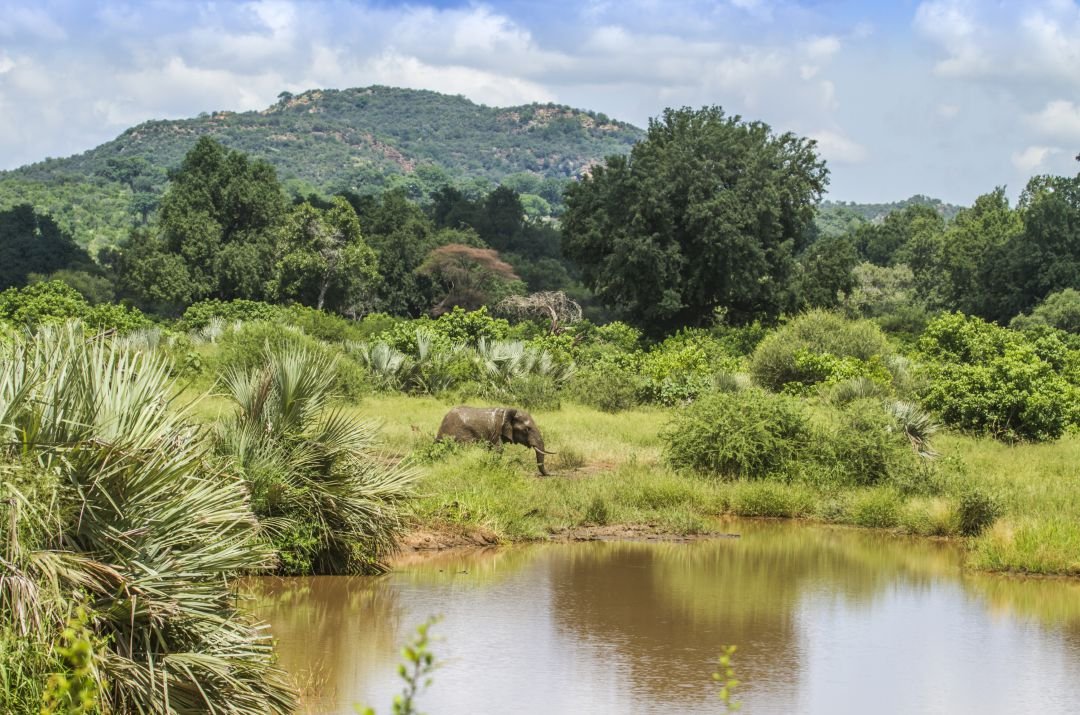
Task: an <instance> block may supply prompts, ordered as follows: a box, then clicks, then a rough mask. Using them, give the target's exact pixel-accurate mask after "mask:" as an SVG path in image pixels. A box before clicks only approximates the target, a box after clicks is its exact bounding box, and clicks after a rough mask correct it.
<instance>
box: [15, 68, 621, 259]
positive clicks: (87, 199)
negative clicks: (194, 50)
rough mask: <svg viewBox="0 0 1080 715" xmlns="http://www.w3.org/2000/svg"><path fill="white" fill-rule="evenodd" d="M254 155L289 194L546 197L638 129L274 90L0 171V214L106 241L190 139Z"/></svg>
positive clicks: (551, 110)
mask: <svg viewBox="0 0 1080 715" xmlns="http://www.w3.org/2000/svg"><path fill="white" fill-rule="evenodd" d="M205 135H209V136H212V137H214V138H215V139H217V140H218V141H220V142H221V143H223V144H225V145H226V146H228V147H231V148H234V149H240V150H242V151H245V152H247V153H249V154H251V155H253V156H256V157H261V158H264V159H266V160H268V161H270V162H271V163H272V164H274V166H275V167H277V170H278V174H279V176H280V177H281V178H282V179H283V180H284V181H285V183H286V185H287V186H288V187H289V188H290V190H292V191H294V192H296V193H308V192H311V191H317V192H323V193H327V192H333V191H339V190H352V191H357V192H359V193H368V192H374V191H379V190H381V189H384V188H386V187H389V186H403V187H405V188H406V189H407V190H408V191H409V193H410V194H411V195H412V196H413V197H416V198H419V197H420V196H423V195H425V194H426V193H428V192H429V191H432V190H434V189H435V188H438V187H439V186H441V185H443V184H445V183H455V184H459V185H464V186H468V185H470V184H476V183H477V182H478V183H479V184H480V185H481V186H483V185H485V184H488V185H490V184H494V183H506V184H508V185H510V186H512V187H513V188H516V189H517V190H519V191H521V192H522V193H526V194H535V195H537V196H539V197H541V198H544V199H545V200H546V201H548V202H549V203H550V202H552V201H555V202H557V201H558V199H559V193H560V191H561V186H562V184H563V183H564V182H565V181H566V180H567V179H569V178H571V177H574V176H577V175H580V174H581V172H582V171H584V170H586V169H587V168H588V166H590V165H591V164H593V163H595V162H597V161H599V160H600V159H602V158H603V157H605V156H608V155H610V154H620V153H627V152H629V150H630V147H631V146H632V145H633V143H634V142H636V141H637V140H638V139H640V138H641V137H642V136H643V132H642V131H641V130H640V129H638V128H636V127H634V126H632V125H630V124H626V123H624V122H617V121H613V120H611V119H609V118H608V117H606V116H604V115H603V114H597V113H595V112H588V111H582V110H576V109H572V108H570V107H565V106H560V105H555V104H530V105H525V106H520V107H506V108H498V107H487V106H484V105H479V104H475V103H473V102H471V101H469V100H468V99H465V98H464V97H461V96H449V95H444V94H439V93H437V92H430V91H422V90H409V89H396V88H392V87H379V86H376V87H366V88H357V89H345V90H311V91H308V92H304V93H303V94H299V95H291V94H288V93H282V94H281V96H280V97H279V100H278V102H277V103H276V104H274V105H272V106H270V107H268V108H266V109H264V110H262V111H253V112H228V111H222V112H214V113H213V114H208V115H202V116H199V117H196V118H193V119H180V120H171V121H150V122H145V123H143V124H140V125H138V126H135V127H132V128H131V129H128V130H127V131H125V132H124V133H123V134H121V135H120V136H118V137H117V138H116V139H114V140H112V141H110V142H106V143H105V144H102V145H101V146H99V147H96V148H94V149H91V150H90V151H87V152H84V153H82V154H78V155H76V156H72V157H68V158H65V159H49V160H46V161H43V162H39V163H36V164H31V165H28V166H24V167H21V168H18V169H14V170H12V171H7V172H0V209H4V208H8V207H10V206H12V205H15V204H18V203H22V202H28V203H30V204H32V205H34V206H35V207H36V208H38V209H43V210H46V211H48V212H49V213H51V214H52V215H53V216H54V217H55V218H56V220H57V221H58V223H59V224H60V225H61V226H62V227H63V228H65V229H67V230H69V231H71V232H72V234H73V235H74V236H75V239H76V241H77V242H78V243H80V244H82V245H84V246H90V247H91V249H96V248H98V247H100V246H104V245H110V244H112V243H115V242H116V241H117V240H118V239H119V238H120V237H122V236H123V235H125V234H126V233H127V231H128V230H129V228H130V227H131V226H132V225H133V224H137V223H139V222H140V221H142V220H144V218H145V215H146V213H147V212H148V211H150V210H152V208H153V206H154V205H155V202H156V197H157V196H158V195H160V193H161V190H162V189H163V187H164V185H165V182H166V172H167V170H168V169H169V168H171V167H174V166H176V165H178V164H179V163H180V161H181V159H182V158H183V157H184V155H185V154H186V153H187V151H188V150H189V149H190V148H191V147H192V146H193V145H194V144H195V142H196V141H197V140H198V138H199V137H201V136H205Z"/></svg>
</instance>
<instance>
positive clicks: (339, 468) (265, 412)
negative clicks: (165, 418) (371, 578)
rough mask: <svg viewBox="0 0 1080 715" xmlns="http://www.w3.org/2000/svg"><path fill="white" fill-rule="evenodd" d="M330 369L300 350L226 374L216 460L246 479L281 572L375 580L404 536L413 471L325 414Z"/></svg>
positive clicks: (362, 427) (330, 362) (340, 416)
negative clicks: (359, 574)
mask: <svg viewBox="0 0 1080 715" xmlns="http://www.w3.org/2000/svg"><path fill="white" fill-rule="evenodd" d="M333 375H334V359H333V358H331V357H326V356H322V355H318V354H315V353H312V352H309V351H307V350H305V349H304V348H302V347H298V346H286V347H283V348H281V349H278V350H270V349H268V350H267V351H266V353H265V362H264V365H263V366H262V367H260V368H258V369H255V370H249V371H243V370H233V371H230V372H228V373H226V374H225V376H224V384H225V388H226V392H227V394H228V395H229V396H230V397H231V398H232V400H233V402H234V403H235V404H236V412H235V414H234V415H233V417H232V419H231V420H229V421H227V422H225V423H223V424H222V425H221V426H220V427H219V429H218V431H217V444H218V448H219V451H220V452H221V453H222V454H224V455H226V456H227V457H228V458H230V459H231V460H232V461H233V462H234V463H235V465H236V466H237V467H238V468H239V470H240V471H241V473H243V474H244V475H245V478H246V479H247V482H248V486H249V489H250V490H251V494H252V499H253V503H254V507H255V511H256V514H257V515H258V517H259V518H260V519H261V520H262V521H263V524H264V526H265V527H266V529H267V531H268V532H270V533H271V534H272V539H273V542H274V545H275V546H276V547H277V549H278V551H279V555H280V556H281V558H282V564H281V567H282V570H284V571H286V572H310V571H317V572H321V573H340V572H345V571H351V572H356V571H377V570H379V569H380V568H381V565H380V564H381V559H382V558H383V557H384V556H385V555H386V554H388V553H389V552H390V551H391V550H392V549H393V548H394V546H395V543H396V538H397V536H398V534H399V533H400V531H401V529H402V528H403V518H402V512H401V509H400V506H401V505H402V503H403V501H404V500H405V499H406V498H407V497H408V495H409V489H410V485H411V482H412V480H413V478H414V474H413V472H412V471H411V470H408V469H405V468H401V467H399V466H397V465H394V464H388V463H386V462H385V461H381V460H380V459H378V458H377V456H376V455H374V454H372V448H373V445H374V443H375V437H376V430H375V428H374V427H373V426H372V425H370V424H368V423H366V422H363V421H360V420H356V419H353V418H351V417H349V416H348V415H347V414H345V413H344V412H343V411H342V410H341V409H340V408H338V407H335V406H334V405H332V404H331V398H332V396H333V395H332V391H331V387H332V380H333Z"/></svg>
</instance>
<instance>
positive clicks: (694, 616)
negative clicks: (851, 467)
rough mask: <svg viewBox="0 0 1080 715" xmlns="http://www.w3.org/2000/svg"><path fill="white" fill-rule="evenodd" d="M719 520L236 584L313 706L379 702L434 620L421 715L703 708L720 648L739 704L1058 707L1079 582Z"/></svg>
mask: <svg viewBox="0 0 1080 715" xmlns="http://www.w3.org/2000/svg"><path fill="white" fill-rule="evenodd" d="M729 530H731V531H736V532H741V533H742V538H740V539H722V540H715V541H703V542H695V543H690V544H644V543H588V544H569V545H545V546H536V547H527V548H510V549H498V550H487V551H482V552H467V553H462V552H459V553H448V554H440V555H438V556H435V557H432V558H426V559H422V560H416V559H413V560H412V561H411V562H403V563H401V564H399V570H398V571H397V572H395V573H393V574H390V575H388V576H385V577H380V578H375V579H363V578H309V579H259V580H256V581H254V582H252V583H250V584H249V590H250V591H251V592H252V594H253V595H254V596H255V600H254V601H253V607H254V608H256V609H257V610H258V612H259V614H260V615H261V616H263V617H264V618H266V619H267V620H268V621H269V622H270V623H271V624H272V627H273V632H274V635H275V636H276V637H277V638H278V640H279V649H280V652H281V662H282V665H283V666H284V667H286V668H287V669H289V670H290V671H291V672H293V673H295V674H298V679H299V680H300V681H301V683H302V684H304V685H305V686H306V687H307V688H308V689H309V690H311V691H313V692H312V694H310V695H309V697H308V699H307V701H306V704H307V707H308V709H309V711H310V712H331V713H333V712H341V713H348V712H352V709H351V705H352V704H353V703H367V704H373V705H378V706H380V707H381V708H382V709H385V708H386V707H387V703H389V701H390V698H391V697H392V695H393V693H394V692H396V691H397V690H398V687H399V685H398V683H397V682H396V680H395V677H396V676H395V675H394V667H395V663H396V662H397V658H398V647H399V645H400V643H401V642H402V641H404V640H405V639H407V638H408V636H409V633H410V631H411V629H412V628H413V626H415V625H416V624H418V623H420V622H421V621H423V620H424V618H426V617H427V616H428V615H431V614H436V613H440V614H443V615H444V620H443V622H442V623H440V624H439V626H438V627H437V628H436V630H435V632H436V634H438V635H441V636H442V637H443V638H444V640H443V642H440V643H436V644H435V647H434V649H435V651H436V653H437V654H438V655H439V656H440V658H443V659H446V660H447V661H448V663H447V665H446V666H445V667H444V668H443V669H442V670H440V671H439V672H438V673H437V675H436V681H435V686H434V687H433V689H432V691H431V692H430V694H429V695H428V696H427V699H426V701H425V703H424V707H423V709H424V710H426V711H428V712H431V713H433V715H441V714H442V713H478V712H515V713H531V712H537V713H541V712H543V713H554V712H590V713H593V712H595V713H627V712H686V713H694V712H717V711H719V707H718V703H717V701H716V700H715V696H714V692H715V691H714V689H713V687H712V686H711V683H710V678H709V676H710V674H711V672H712V670H713V666H714V664H715V658H716V655H717V653H718V652H719V648H720V646H721V645H722V644H727V643H735V644H738V645H739V652H738V655H737V666H738V671H739V677H740V678H741V679H742V680H744V682H745V683H746V685H745V687H744V689H743V691H742V697H743V699H744V701H745V706H744V711H745V712H751V713H770V712H775V713H788V712H828V713H844V712H882V713H884V712H974V711H979V712H987V713H993V712H1051V713H1052V712H1062V713H1064V712H1073V711H1074V710H1073V709H1072V704H1073V703H1075V702H1077V701H1078V698H1080V677H1078V676H1077V675H1076V674H1077V673H1080V584H1076V583H1073V582H1064V581H1022V580H1016V579H1002V578H987V577H974V576H970V575H967V576H965V575H963V574H962V573H961V571H960V555H959V553H958V552H957V551H956V549H955V548H954V547H951V546H949V545H946V544H940V543H935V542H929V541H923V540H908V539H899V538H895V537H890V536H887V535H883V534H874V533H867V532H862V531H855V530H844V529H826V528H807V527H800V526H795V525H790V524H772V523H761V522H750V523H738V522H736V523H734V524H732V525H729Z"/></svg>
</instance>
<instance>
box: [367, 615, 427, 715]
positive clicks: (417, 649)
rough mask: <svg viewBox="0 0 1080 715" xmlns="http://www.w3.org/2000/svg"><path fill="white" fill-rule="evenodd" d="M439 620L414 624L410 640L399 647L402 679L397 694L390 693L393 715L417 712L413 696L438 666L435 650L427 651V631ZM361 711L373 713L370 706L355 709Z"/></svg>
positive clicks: (410, 714) (406, 714) (373, 714)
mask: <svg viewBox="0 0 1080 715" xmlns="http://www.w3.org/2000/svg"><path fill="white" fill-rule="evenodd" d="M438 622H439V619H438V618H435V617H432V618H429V619H428V620H426V621H424V622H423V623H421V624H420V625H419V626H417V627H416V635H415V637H414V638H413V640H412V642H411V643H409V644H408V645H406V646H405V647H404V648H402V649H401V657H402V658H404V662H403V663H401V664H400V665H398V677H400V678H401V679H402V680H403V681H404V682H405V687H404V688H403V689H402V692H401V694H400V695H395V696H394V704H393V710H392V712H393V715H421V713H420V711H419V710H417V709H416V698H417V696H418V695H419V694H420V692H421V691H422V690H423V689H424V688H427V687H430V686H431V676H432V674H433V673H434V672H435V670H436V669H437V668H438V667H439V662H438V661H437V660H436V659H435V654H434V653H432V652H431V649H430V645H431V636H429V635H428V631H430V630H431V627H432V626H434V625H435V624H436V623H438ZM356 710H357V712H359V713H362V715H375V710H374V709H373V708H370V707H368V708H364V709H363V710H360V708H357V709H356Z"/></svg>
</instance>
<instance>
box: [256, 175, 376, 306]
mask: <svg viewBox="0 0 1080 715" xmlns="http://www.w3.org/2000/svg"><path fill="white" fill-rule="evenodd" d="M279 232H280V235H279V239H278V241H279V244H278V251H279V252H280V253H281V254H282V255H281V258H279V259H278V261H277V264H276V265H275V267H274V278H273V287H272V288H271V289H270V290H269V292H270V294H271V295H274V296H275V297H276V298H277V299H278V300H280V301H282V302H289V301H297V302H299V303H301V304H303V305H306V306H311V307H314V308H316V309H318V310H323V309H326V310H330V311H334V312H337V313H342V314H345V315H351V316H353V317H356V316H357V315H359V314H361V313H363V312H365V309H367V308H369V307H370V306H372V305H373V304H374V301H375V286H376V284H377V282H378V280H379V274H378V271H377V267H376V261H377V258H376V256H375V252H374V251H373V250H372V249H371V248H370V247H369V246H368V245H367V243H366V242H365V241H364V239H363V237H362V236H361V235H360V221H359V219H358V218H357V216H356V211H355V210H354V209H353V207H352V205H350V204H349V202H348V201H346V200H345V199H343V198H341V197H334V199H333V200H332V201H331V206H330V207H329V208H327V209H325V210H320V209H318V208H316V207H314V206H312V205H311V204H310V203H307V202H304V203H302V204H299V205H298V206H294V207H293V208H292V210H291V211H290V212H289V213H288V215H287V216H286V217H285V220H284V222H283V223H282V225H281V227H280V229H279Z"/></svg>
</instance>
